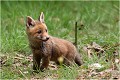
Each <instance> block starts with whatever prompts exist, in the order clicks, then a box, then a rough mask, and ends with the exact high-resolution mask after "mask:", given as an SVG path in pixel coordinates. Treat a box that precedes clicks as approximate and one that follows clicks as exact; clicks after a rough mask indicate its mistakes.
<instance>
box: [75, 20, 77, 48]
mask: <svg viewBox="0 0 120 80" xmlns="http://www.w3.org/2000/svg"><path fill="white" fill-rule="evenodd" d="M75 46H76V47H77V22H75Z"/></svg>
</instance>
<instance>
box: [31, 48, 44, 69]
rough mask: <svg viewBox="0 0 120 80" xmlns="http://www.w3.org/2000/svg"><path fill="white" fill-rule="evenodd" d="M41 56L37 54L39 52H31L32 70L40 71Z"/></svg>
mask: <svg viewBox="0 0 120 80" xmlns="http://www.w3.org/2000/svg"><path fill="white" fill-rule="evenodd" d="M41 58H42V57H41V55H40V54H39V50H35V51H33V70H39V69H40V62H41Z"/></svg>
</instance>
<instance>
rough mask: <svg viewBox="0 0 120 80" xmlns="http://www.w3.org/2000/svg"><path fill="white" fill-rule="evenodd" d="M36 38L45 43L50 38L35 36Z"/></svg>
mask: <svg viewBox="0 0 120 80" xmlns="http://www.w3.org/2000/svg"><path fill="white" fill-rule="evenodd" d="M37 38H38V39H39V40H41V41H47V40H48V39H49V38H50V37H49V36H45V37H43V36H37Z"/></svg>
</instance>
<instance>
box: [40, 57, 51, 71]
mask: <svg viewBox="0 0 120 80" xmlns="http://www.w3.org/2000/svg"><path fill="white" fill-rule="evenodd" d="M49 62H50V57H49V56H47V57H43V58H42V65H41V67H40V70H41V71H43V69H44V68H47V67H48V66H49Z"/></svg>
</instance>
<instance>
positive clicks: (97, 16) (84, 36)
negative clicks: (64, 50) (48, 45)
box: [1, 1, 119, 53]
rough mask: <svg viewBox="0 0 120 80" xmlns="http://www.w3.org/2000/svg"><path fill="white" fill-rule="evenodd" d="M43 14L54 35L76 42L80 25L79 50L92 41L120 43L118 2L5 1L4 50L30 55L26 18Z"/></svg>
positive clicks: (2, 28) (2, 6)
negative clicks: (76, 32)
mask: <svg viewBox="0 0 120 80" xmlns="http://www.w3.org/2000/svg"><path fill="white" fill-rule="evenodd" d="M41 12H44V16H45V22H46V25H47V26H48V29H49V34H50V35H52V36H56V37H60V38H64V39H67V40H69V41H71V42H74V25H75V22H76V21H77V22H78V28H81V25H83V26H82V30H79V31H78V46H79V49H80V48H81V47H82V46H84V45H85V44H88V43H90V42H97V43H99V44H101V45H104V44H115V43H116V42H118V41H119V39H118V37H119V35H118V33H119V24H118V22H119V2H117V1H31V2H29V1H2V2H1V43H2V46H1V51H2V52H3V53H5V52H13V51H17V52H24V53H30V49H29V45H28V40H27V36H26V33H25V28H26V26H25V24H26V23H25V22H26V16H31V17H33V18H34V19H38V16H39V15H40V13H41Z"/></svg>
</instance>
